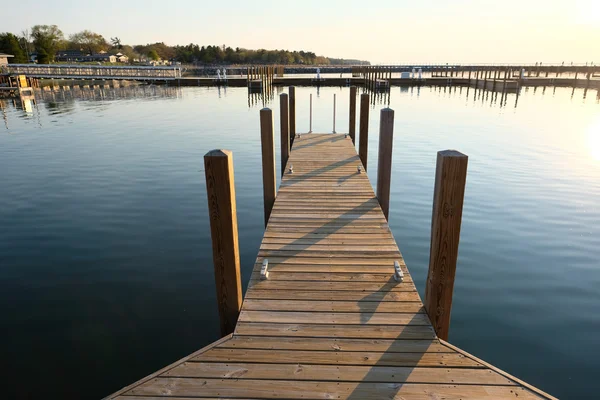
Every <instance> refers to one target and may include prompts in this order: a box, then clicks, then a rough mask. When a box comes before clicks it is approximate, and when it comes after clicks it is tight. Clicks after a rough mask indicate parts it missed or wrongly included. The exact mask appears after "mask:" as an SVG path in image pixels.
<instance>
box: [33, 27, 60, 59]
mask: <svg viewBox="0 0 600 400" xmlns="http://www.w3.org/2000/svg"><path fill="white" fill-rule="evenodd" d="M31 37H32V38H33V44H34V45H35V48H36V50H37V51H38V62H40V61H39V52H40V51H42V50H43V51H44V52H45V53H46V55H47V57H48V61H47V62H49V61H54V55H55V54H56V51H57V50H60V48H61V47H62V46H63V45H64V35H63V33H62V31H61V30H60V29H58V26H56V25H35V26H34V27H33V28H31Z"/></svg>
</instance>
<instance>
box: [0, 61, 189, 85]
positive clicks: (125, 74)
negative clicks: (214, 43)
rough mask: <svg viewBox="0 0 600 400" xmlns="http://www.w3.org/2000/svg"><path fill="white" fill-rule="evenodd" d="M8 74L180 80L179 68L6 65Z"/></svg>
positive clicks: (42, 76) (68, 77)
mask: <svg viewBox="0 0 600 400" xmlns="http://www.w3.org/2000/svg"><path fill="white" fill-rule="evenodd" d="M4 69H5V70H6V72H7V73H9V74H22V75H27V76H28V77H34V78H53V79H130V80H161V81H165V80H167V81H168V80H175V79H178V78H181V67H179V66H157V67H151V66H106V65H87V64H74V65H63V64H8V65H5V66H4Z"/></svg>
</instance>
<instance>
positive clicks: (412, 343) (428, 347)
mask: <svg viewBox="0 0 600 400" xmlns="http://www.w3.org/2000/svg"><path fill="white" fill-rule="evenodd" d="M218 347H219V348H224V349H265V350H266V349H271V350H320V351H365V349H369V351H375V352H386V353H427V352H430V353H455V351H454V350H452V349H449V348H448V347H446V346H444V345H442V344H440V343H439V341H438V340H429V339H428V340H382V339H335V338H333V339H332V338H311V339H310V340H307V339H306V338H294V337H264V336H236V337H233V338H232V339H231V340H229V341H227V342H224V343H222V344H221V345H219V346H218Z"/></svg>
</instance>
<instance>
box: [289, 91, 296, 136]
mask: <svg viewBox="0 0 600 400" xmlns="http://www.w3.org/2000/svg"><path fill="white" fill-rule="evenodd" d="M288 91H289V93H290V99H289V101H290V110H289V113H290V147H292V145H293V144H294V138H295V137H296V88H295V87H294V86H290V88H289V90H288Z"/></svg>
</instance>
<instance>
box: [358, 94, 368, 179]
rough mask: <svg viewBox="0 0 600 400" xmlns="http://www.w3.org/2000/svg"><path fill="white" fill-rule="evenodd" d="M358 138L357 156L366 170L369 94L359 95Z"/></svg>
mask: <svg viewBox="0 0 600 400" xmlns="http://www.w3.org/2000/svg"><path fill="white" fill-rule="evenodd" d="M358 133H359V135H360V136H359V138H358V156H359V157H360V161H362V164H363V167H364V169H365V171H366V170H367V155H368V153H369V94H368V93H363V94H361V95H360V123H359V132H358Z"/></svg>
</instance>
